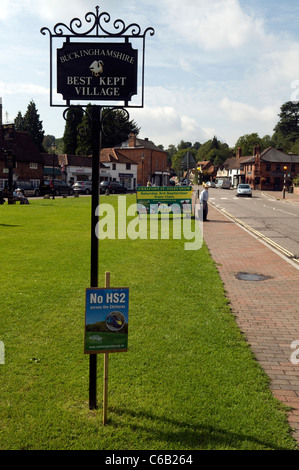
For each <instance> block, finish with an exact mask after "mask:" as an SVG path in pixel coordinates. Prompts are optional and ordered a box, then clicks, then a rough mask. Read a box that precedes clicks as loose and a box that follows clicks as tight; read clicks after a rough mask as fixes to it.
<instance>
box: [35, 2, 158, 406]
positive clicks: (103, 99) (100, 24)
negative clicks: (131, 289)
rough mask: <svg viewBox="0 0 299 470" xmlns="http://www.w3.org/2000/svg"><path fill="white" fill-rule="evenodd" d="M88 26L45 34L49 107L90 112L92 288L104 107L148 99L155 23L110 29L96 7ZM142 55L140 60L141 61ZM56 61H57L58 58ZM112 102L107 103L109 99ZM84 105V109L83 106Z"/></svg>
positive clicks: (76, 24) (117, 24)
mask: <svg viewBox="0 0 299 470" xmlns="http://www.w3.org/2000/svg"><path fill="white" fill-rule="evenodd" d="M85 21H86V23H89V26H88V29H87V30H86V31H84V32H83V31H82V30H81V28H82V21H81V20H80V19H79V18H73V19H72V20H71V22H70V24H69V26H67V25H66V24H64V23H57V24H56V25H55V26H54V29H53V32H52V31H50V30H49V29H48V28H42V29H41V33H42V34H43V35H45V34H46V33H48V34H49V36H50V106H55V107H64V108H66V109H65V111H64V113H63V114H64V116H67V115H68V116H70V115H71V111H72V109H74V108H76V107H80V108H82V110H83V111H84V112H85V113H86V114H87V115H88V117H89V118H90V121H91V127H92V141H93V149H92V211H91V268H90V287H98V239H97V237H96V230H95V229H96V225H97V223H98V216H97V215H96V214H97V211H96V209H97V207H98V205H99V180H100V178H99V168H100V164H99V160H100V150H101V132H102V124H103V119H102V109H103V107H104V106H105V108H107V107H108V108H109V106H110V105H111V102H113V103H114V104H113V107H112V108H111V110H113V109H123V110H125V111H126V113H127V115H128V112H127V110H126V109H125V108H143V104H144V63H145V38H146V35H147V33H149V34H150V35H151V36H153V35H154V29H153V28H147V29H146V30H145V31H144V32H143V33H142V32H141V28H140V26H139V25H137V24H136V23H133V24H131V25H129V26H126V25H125V23H124V22H123V20H121V19H117V20H116V21H114V23H113V27H114V32H111V31H108V29H107V24H108V23H110V15H109V14H108V13H106V12H103V13H100V11H99V7H98V6H97V7H96V12H95V13H93V12H89V13H87V14H86V15H85ZM55 41H56V47H57V42H58V41H59V42H60V44H59V45H60V47H59V48H57V49H56V55H55V56H54V54H53V49H54V42H55ZM132 41H134V43H135V42H138V45H139V49H140V50H138V49H134V48H133V45H132ZM138 60H140V63H139V62H138ZM55 61H56V63H55ZM54 70H56V88H57V90H56V91H57V93H58V94H61V95H62V101H64V103H63V104H61V103H58V102H57V97H56V104H55V103H54V96H53V95H54V93H53V88H54ZM138 77H139V78H140V81H141V83H140V85H139V103H138V104H135V105H134V104H131V103H130V104H129V102H130V101H131V100H132V98H133V96H134V97H135V96H137V98H138V86H137V81H138ZM74 101H75V102H76V103H81V102H82V101H83V102H86V101H88V103H91V102H93V101H96V102H100V103H99V104H96V105H92V108H91V109H92V111H91V113H89V114H88V113H87V110H86V107H87V106H86V104H72V102H74ZM106 103H108V106H107V104H106ZM84 108H85V109H84ZM89 360H90V361H89V407H90V409H93V408H96V407H97V400H96V382H97V374H96V372H97V355H96V354H90V356H89Z"/></svg>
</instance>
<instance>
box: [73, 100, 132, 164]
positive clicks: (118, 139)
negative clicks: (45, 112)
mask: <svg viewBox="0 0 299 470" xmlns="http://www.w3.org/2000/svg"><path fill="white" fill-rule="evenodd" d="M92 113H93V106H92V105H91V104H89V105H88V106H87V108H86V113H84V115H83V118H82V121H81V122H80V124H79V125H78V127H77V142H78V146H77V150H76V153H77V154H78V155H89V154H90V153H91V152H92V137H91V120H90V118H91V116H92ZM102 129H103V132H102V148H109V147H115V146H116V145H120V144H121V143H122V142H125V141H126V140H128V137H129V134H130V133H131V132H134V133H135V134H138V133H139V131H140V128H138V126H137V124H136V123H135V122H134V121H133V120H132V121H129V120H128V119H127V114H126V112H125V111H123V110H122V109H117V110H112V111H111V110H110V108H104V109H103V112H102Z"/></svg>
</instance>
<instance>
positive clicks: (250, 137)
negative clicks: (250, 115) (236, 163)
mask: <svg viewBox="0 0 299 470" xmlns="http://www.w3.org/2000/svg"><path fill="white" fill-rule="evenodd" d="M256 145H260V147H261V149H262V139H261V138H260V137H259V135H258V133H256V132H254V133H252V134H244V135H242V136H241V137H239V139H238V140H237V142H236V145H235V151H237V149H238V148H239V147H241V149H242V156H243V157H245V156H246V157H247V156H250V155H253V149H254V147H255V146H256ZM262 150H264V149H262Z"/></svg>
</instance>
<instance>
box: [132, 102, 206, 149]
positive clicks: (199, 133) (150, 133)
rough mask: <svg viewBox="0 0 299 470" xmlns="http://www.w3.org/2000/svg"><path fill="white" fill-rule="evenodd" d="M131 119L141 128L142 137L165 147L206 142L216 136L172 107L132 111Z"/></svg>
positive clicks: (148, 107)
mask: <svg viewBox="0 0 299 470" xmlns="http://www.w3.org/2000/svg"><path fill="white" fill-rule="evenodd" d="M130 119H134V120H135V121H136V122H137V123H138V125H139V126H140V127H141V131H140V137H141V136H142V138H145V137H148V138H149V139H150V140H154V142H155V143H156V144H157V145H159V144H162V145H164V147H168V145H170V144H175V145H176V144H177V143H179V142H180V141H181V140H185V141H189V142H193V143H194V142H196V141H200V142H205V141H206V140H208V139H210V138H211V137H213V135H214V131H213V130H211V129H203V128H201V127H200V126H199V125H198V122H197V121H196V120H195V119H194V118H192V117H190V116H188V115H186V114H182V115H181V114H180V112H179V111H178V110H176V109H175V108H174V107H172V106H145V108H144V109H136V110H130Z"/></svg>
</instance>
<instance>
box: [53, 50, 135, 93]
mask: <svg viewBox="0 0 299 470" xmlns="http://www.w3.org/2000/svg"><path fill="white" fill-rule="evenodd" d="M137 52H138V51H137V50H135V49H133V48H132V44H130V43H129V42H127V43H86V42H81V43H64V45H63V47H62V48H61V49H57V92H58V93H61V94H62V96H63V99H64V100H67V101H70V100H88V101H93V100H102V101H105V100H109V101H130V100H131V99H132V96H133V95H136V94H137V60H138V54H137Z"/></svg>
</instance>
